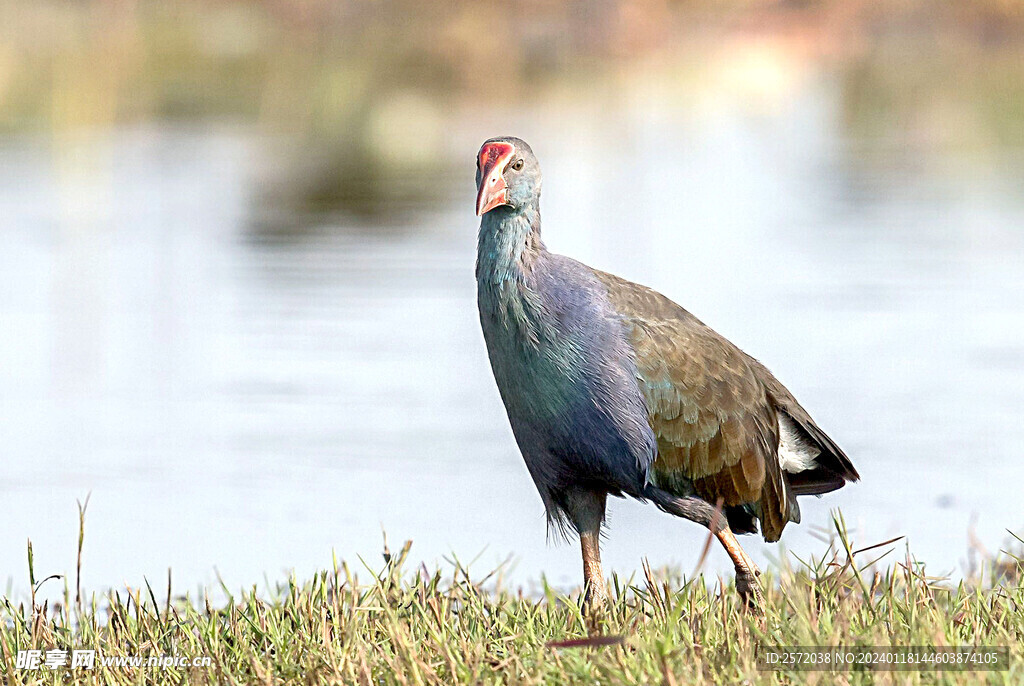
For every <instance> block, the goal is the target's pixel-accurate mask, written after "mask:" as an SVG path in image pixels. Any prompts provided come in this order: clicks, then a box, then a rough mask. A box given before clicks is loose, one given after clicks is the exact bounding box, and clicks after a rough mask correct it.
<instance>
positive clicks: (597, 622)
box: [583, 585, 608, 634]
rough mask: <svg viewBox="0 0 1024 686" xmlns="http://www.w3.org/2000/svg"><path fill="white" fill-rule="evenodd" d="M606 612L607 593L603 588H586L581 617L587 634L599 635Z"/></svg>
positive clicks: (601, 586)
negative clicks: (584, 620) (585, 625)
mask: <svg viewBox="0 0 1024 686" xmlns="http://www.w3.org/2000/svg"><path fill="white" fill-rule="evenodd" d="M607 612H608V593H607V591H605V588H604V586H603V585H600V586H594V587H590V586H588V587H587V591H586V593H585V594H584V596H583V616H584V619H586V623H587V633H589V634H599V633H601V625H602V624H603V623H604V619H605V615H606V614H607Z"/></svg>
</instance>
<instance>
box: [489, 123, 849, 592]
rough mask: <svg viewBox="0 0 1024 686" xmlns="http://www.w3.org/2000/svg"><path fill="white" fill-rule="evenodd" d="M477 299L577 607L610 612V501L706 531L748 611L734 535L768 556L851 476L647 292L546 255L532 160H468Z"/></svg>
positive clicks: (741, 361)
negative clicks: (642, 504) (577, 584)
mask: <svg viewBox="0 0 1024 686" xmlns="http://www.w3.org/2000/svg"><path fill="white" fill-rule="evenodd" d="M476 183H477V206H476V213H477V215H479V216H481V220H480V235H479V241H478V245H477V263H476V278H477V298H478V304H479V308H480V323H481V326H482V328H483V333H484V339H485V340H486V342H487V353H488V356H489V357H490V361H491V368H492V370H493V371H494V379H495V381H496V382H497V384H498V390H499V391H500V393H501V399H502V401H503V402H504V403H505V408H506V410H507V411H508V417H509V421H510V422H511V424H512V431H513V433H514V434H515V438H516V442H517V443H518V444H519V449H520V450H521V451H522V454H523V458H524V459H525V461H526V466H527V468H528V469H529V471H530V475H531V476H532V477H533V481H534V483H535V484H536V486H537V489H538V490H539V491H540V496H541V498H542V500H543V501H544V507H545V510H546V511H547V517H548V522H549V524H550V525H552V526H555V527H557V528H559V529H561V530H562V531H568V530H570V529H571V530H575V531H576V532H577V533H578V534H579V537H580V546H581V549H582V553H583V574H584V582H585V588H586V597H587V602H588V607H593V606H594V605H595V603H597V602H598V601H602V600H603V599H604V597H605V585H604V580H603V577H602V573H601V557H600V550H599V539H600V531H601V526H602V524H603V521H604V514H605V501H606V500H607V497H608V495H615V496H631V497H633V498H637V499H640V500H644V501H650V502H653V503H654V504H655V505H657V506H658V507H659V508H661V509H662V510H664V511H666V512H668V513H670V514H673V515H676V516H679V517H684V518H686V519H689V520H691V521H694V522H698V523H700V524H702V525H703V526H705V527H707V528H708V529H710V530H711V531H712V532H713V533H714V534H715V536H716V537H717V538H718V540H719V541H720V542H721V543H722V545H723V546H724V547H725V550H726V552H728V554H729V557H730V558H731V559H732V562H733V564H734V565H735V567H736V585H737V588H738V589H739V590H740V592H741V593H742V594H743V595H744V596H745V597H746V598H747V600H748V601H753V599H754V598H756V597H759V596H760V590H759V587H758V582H757V575H758V574H759V572H758V570H757V568H756V567H755V565H754V564H753V562H752V561H751V559H750V558H749V557H748V556H747V555H746V553H745V552H744V551H743V550H742V548H740V546H739V543H738V542H737V540H736V537H735V536H734V532H735V533H756V532H757V530H758V522H760V530H761V534H762V535H763V536H764V539H765V540H766V541H770V542H772V541H777V540H779V537H780V536H781V535H782V530H783V528H784V527H785V526H786V524H787V523H788V522H799V521H800V508H799V506H798V505H797V501H796V496H799V495H820V494H822V493H827V492H829V491H833V490H835V489H837V488H840V487H841V486H842V485H843V484H844V483H845V482H847V481H856V480H857V479H858V478H859V477H858V474H857V470H856V469H854V467H853V464H852V463H851V462H850V460H849V458H848V457H847V456H846V455H845V454H844V453H843V451H842V450H841V449H840V448H839V446H837V445H836V444H835V443H834V442H833V441H832V439H830V438H829V437H828V436H827V435H825V433H824V432H823V431H822V430H821V429H820V428H818V425H817V424H815V423H814V420H813V419H811V416H810V415H809V414H808V413H807V411H806V410H804V408H803V407H801V406H800V403H798V402H797V401H796V399H795V398H794V397H793V396H792V394H791V393H790V392H789V391H788V390H786V387H785V386H783V385H782V384H781V383H779V381H778V380H777V379H776V378H775V377H774V376H772V373H771V372H769V371H768V370H767V369H766V368H765V367H764V365H762V364H761V363H760V362H758V361H757V360H755V359H754V358H752V357H750V356H749V355H747V354H746V353H744V352H743V351H742V350H740V349H739V348H737V347H736V346H735V345H733V344H732V343H730V342H729V341H727V340H726V339H725V338H723V337H722V336H720V335H718V334H717V333H715V332H714V331H712V330H711V329H710V328H708V327H707V326H706V325H704V324H703V323H702V322H701V321H700V320H698V319H697V318H696V317H694V316H693V315H692V314H690V313H689V312H687V311H686V310H684V309H683V308H682V307H680V306H679V305H677V304H675V303H674V302H672V301H671V300H669V299H668V298H666V297H665V296H663V295H661V294H660V293H657V292H655V291H653V290H651V289H649V288H645V287H644V286H640V285H638V284H635V283H632V282H629V281H626V280H625V279H621V278H619V277H617V276H613V275H612V274H606V273H604V272H600V271H598V270H596V269H591V268H590V267H588V266H586V265H584V264H581V263H579V262H576V261H575V260H572V259H570V258H568V257H563V256H562V255H555V254H553V253H550V252H548V251H547V249H546V248H545V247H544V243H543V242H542V241H541V235H540V207H539V206H540V188H541V174H540V167H539V166H538V163H537V159H536V157H534V155H533V151H532V150H531V149H530V146H529V145H527V144H526V143H525V142H524V141H522V140H519V139H518V138H512V137H503V138H492V139H490V140H488V141H486V142H485V143H484V144H483V146H482V147H481V148H480V153H479V156H478V158H477V172H476Z"/></svg>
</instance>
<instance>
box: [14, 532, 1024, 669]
mask: <svg viewBox="0 0 1024 686" xmlns="http://www.w3.org/2000/svg"><path fill="white" fill-rule="evenodd" d="M834 523H835V532H834V536H833V544H832V546H831V547H830V549H829V550H830V553H829V554H828V555H827V556H826V558H825V559H823V560H820V561H807V562H806V563H795V564H793V565H790V564H786V563H783V565H782V566H780V567H778V568H776V569H773V570H769V571H767V572H766V574H765V576H764V577H763V578H762V581H763V584H764V586H765V607H764V608H763V610H764V612H763V615H762V616H759V615H757V614H754V613H751V612H748V611H746V610H745V609H744V607H743V606H742V604H741V602H740V601H739V599H738V598H737V596H736V594H735V592H734V589H733V588H732V587H731V585H729V586H726V587H722V585H721V584H717V583H716V584H714V585H709V584H707V583H704V580H703V578H702V577H698V578H697V579H696V580H690V581H684V580H683V579H682V578H681V577H680V576H679V575H678V574H675V573H671V572H665V573H658V574H655V573H652V572H651V571H650V570H649V568H647V567H646V566H645V575H644V578H643V579H641V580H639V581H638V582H634V581H630V582H624V581H622V580H621V579H618V578H614V577H613V578H612V580H611V598H612V600H611V602H610V605H609V606H608V607H607V609H606V611H605V612H604V615H603V617H601V618H599V619H597V620H595V621H591V622H588V620H587V619H586V618H585V617H584V615H583V613H582V612H581V601H580V598H579V593H578V592H577V593H573V594H571V595H563V594H560V593H558V592H556V591H555V590H554V589H552V588H551V587H549V586H547V585H544V586H543V593H542V595H538V596H537V597H531V596H527V595H524V594H523V592H522V591H510V590H505V589H503V588H502V584H501V581H500V570H498V571H497V572H495V573H492V574H491V575H487V576H485V577H483V578H479V579H475V580H474V579H471V578H470V574H469V573H468V572H467V571H466V569H465V567H464V566H463V565H461V564H460V563H458V562H457V561H453V562H452V563H451V564H450V567H448V568H446V569H444V570H440V569H438V570H433V571H428V570H427V569H425V568H423V567H421V568H419V569H409V568H408V566H407V563H408V556H409V550H410V546H411V542H407V543H406V544H405V546H404V547H403V549H402V550H401V551H400V552H399V553H398V554H395V555H390V554H388V553H387V552H385V564H384V567H383V569H381V570H379V571H376V572H375V571H373V570H371V569H370V568H369V567H367V566H366V565H361V568H362V569H363V571H362V572H361V573H357V571H355V570H353V569H352V567H350V566H349V565H348V564H346V563H345V562H341V563H338V562H336V563H335V564H333V565H332V567H331V569H329V570H327V571H323V572H320V573H318V574H317V575H316V576H314V577H313V578H312V579H311V580H308V581H305V582H303V583H300V582H299V581H297V580H296V579H294V578H293V579H289V580H288V582H287V583H286V584H281V585H280V586H279V587H278V588H277V589H276V591H274V592H272V593H270V594H266V593H257V591H256V589H255V587H253V589H252V590H249V591H246V592H244V593H241V594H240V595H235V596H231V595H230V594H228V596H227V597H228V600H227V601H226V602H224V603H212V602H211V601H210V599H209V597H204V598H192V597H180V598H174V597H172V596H171V594H170V584H169V583H168V588H167V589H166V591H165V592H162V593H161V592H160V591H159V589H154V588H152V587H151V586H150V585H149V584H148V583H147V584H146V585H145V586H144V587H143V588H136V589H126V590H123V591H111V592H109V593H108V594H106V595H103V596H101V597H96V596H92V597H91V598H88V599H86V598H83V597H81V596H79V595H78V591H77V589H76V588H73V587H72V586H71V584H70V583H69V582H68V580H67V579H64V582H65V584H64V589H65V590H64V601H63V602H62V603H60V604H59V605H53V606H48V605H47V604H46V603H43V604H42V605H38V604H37V603H36V600H35V595H36V590H37V589H38V587H39V586H40V585H41V584H42V583H44V582H49V583H55V581H54V580H53V579H52V577H51V578H50V579H49V580H46V579H44V580H42V581H41V580H39V579H37V578H36V575H35V570H34V569H33V562H32V553H31V545H30V547H29V576H30V581H31V584H32V589H33V591H32V597H31V598H26V599H25V602H22V603H19V604H16V603H15V602H14V601H12V600H10V599H8V598H4V599H3V601H2V604H0V660H2V662H3V664H4V669H3V672H2V676H3V680H4V683H11V684H15V683H29V682H35V683H61V684H64V683H85V684H93V683H95V684H122V683H123V684H128V683H147V684H164V683H167V684H180V683H199V684H204V683H245V684H248V683H262V684H280V683H309V684H318V683H325V684H452V683H472V684H492V683H509V684H542V683H543V684H547V683H590V684H652V683H662V684H667V685H673V684H690V683H696V684H733V683H745V684H762V683H764V684H775V683H783V684H788V683H801V684H802V683H811V684H813V683H822V684H833V683H835V684H870V683H899V684H904V683H907V684H918V683H922V684H923V683H928V684H931V683H941V684H973V683H979V682H982V681H985V682H987V683H997V684H1020V683H1024V659H1022V642H1024V589H1022V586H1021V578H1022V574H1021V572H1022V567H1021V561H1020V559H1019V558H1016V557H1014V556H1012V555H1009V554H1007V553H1004V554H1003V555H1002V556H1000V557H999V558H997V559H996V560H991V561H989V563H988V564H987V565H986V568H985V570H984V571H983V572H981V573H978V574H974V575H972V578H971V579H969V580H965V581H961V582H958V583H949V582H945V581H943V580H939V579H933V578H929V577H928V576H926V575H925V574H924V572H923V570H922V566H921V565H920V564H918V563H917V562H915V561H914V560H913V559H912V558H911V557H910V555H909V553H907V554H906V557H905V559H904V560H903V561H900V562H896V563H894V564H888V565H887V566H885V567H882V566H881V565H880V564H875V563H876V562H877V558H878V557H879V556H882V557H885V556H886V555H887V551H889V552H893V551H894V548H895V547H897V546H898V544H897V543H896V542H895V541H890V542H887V543H886V544H882V545H880V546H871V547H869V548H865V549H861V550H856V549H854V546H853V544H852V543H851V541H850V538H849V536H848V535H847V533H846V529H845V525H844V524H843V521H842V518H841V516H840V515H836V517H835V521H834ZM872 558H874V559H872ZM886 561H887V562H888V560H886ZM76 585H77V584H76ZM222 591H223V592H224V593H227V592H228V591H227V589H222ZM770 645H799V646H837V645H842V646H876V645H877V646H890V645H892V646H907V645H937V646H957V645H980V646H1009V648H1010V666H1009V669H1008V670H1007V671H992V672H964V671H960V672H957V671H945V672H942V671H934V670H924V671H905V672H882V673H875V674H873V673H871V672H869V671H864V670H863V669H861V670H850V669H846V670H845V671H840V672H832V673H829V672H803V673H799V672H795V671H780V672H768V671H758V668H757V661H756V655H757V649H758V647H759V646H770ZM27 649H37V650H41V651H44V652H45V651H49V650H67V651H69V655H70V651H73V650H81V649H95V650H96V651H97V652H98V655H102V656H105V657H107V658H110V657H114V658H116V657H119V656H151V655H153V656H162V655H180V656H187V657H189V658H192V657H196V656H207V657H209V658H210V665H209V666H208V667H187V668H170V669H158V668H153V667H148V668H147V667H123V666H120V667H119V666H106V665H103V664H101V663H100V662H99V658H97V664H96V667H95V669H93V670H83V669H77V670H71V671H69V670H67V669H63V668H58V669H57V670H54V671H49V670H47V669H45V668H44V669H42V670H39V671H26V670H18V669H15V668H14V666H15V662H16V655H17V653H18V651H19V650H27Z"/></svg>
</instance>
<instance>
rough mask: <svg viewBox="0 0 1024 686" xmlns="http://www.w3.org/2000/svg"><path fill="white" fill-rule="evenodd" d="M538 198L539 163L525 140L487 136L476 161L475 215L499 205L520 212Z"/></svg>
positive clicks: (482, 213)
mask: <svg viewBox="0 0 1024 686" xmlns="http://www.w3.org/2000/svg"><path fill="white" fill-rule="evenodd" d="M539 198H540V165H539V164H537V158H536V157H534V156H533V150H531V149H530V146H529V145H527V144H526V141H523V140H520V139H518V138H513V137H511V136H503V137H501V138H491V139H490V140H487V141H484V144H483V145H482V146H480V152H479V154H477V160H476V214H477V216H481V215H484V214H487V213H488V212H490V211H491V210H493V209H495V208H499V207H505V208H511V210H512V211H513V212H517V211H520V210H522V209H524V208H526V207H528V206H530V205H533V204H535V203H536V202H537V201H538V199H539Z"/></svg>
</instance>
